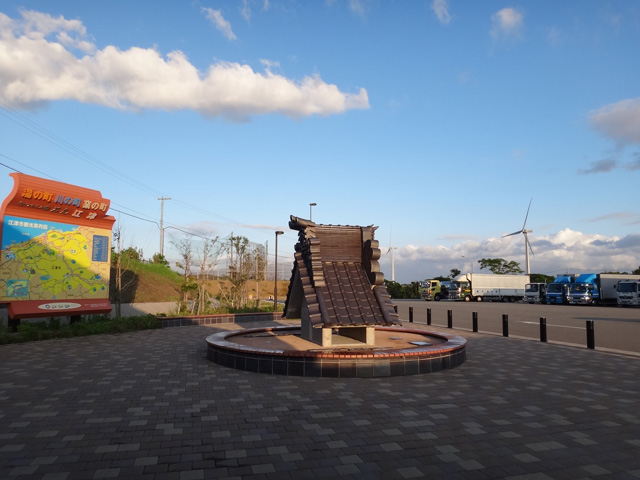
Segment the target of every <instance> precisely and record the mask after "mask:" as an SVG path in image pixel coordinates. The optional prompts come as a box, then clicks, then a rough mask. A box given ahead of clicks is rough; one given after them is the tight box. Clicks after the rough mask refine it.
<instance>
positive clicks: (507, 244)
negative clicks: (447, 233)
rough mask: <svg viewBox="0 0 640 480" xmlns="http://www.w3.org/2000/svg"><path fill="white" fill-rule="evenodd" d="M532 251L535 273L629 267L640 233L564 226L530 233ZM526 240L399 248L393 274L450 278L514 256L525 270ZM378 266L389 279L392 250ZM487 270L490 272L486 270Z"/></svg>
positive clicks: (635, 262)
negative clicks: (551, 231)
mask: <svg viewBox="0 0 640 480" xmlns="http://www.w3.org/2000/svg"><path fill="white" fill-rule="evenodd" d="M529 241H530V242H531V246H532V248H533V252H534V255H531V256H530V264H531V272H532V273H543V274H546V275H557V274H560V273H563V272H566V271H567V270H569V272H570V273H585V272H591V271H592V272H602V271H626V272H630V271H632V270H634V269H636V268H638V266H639V265H640V234H631V235H626V236H625V237H615V236H612V237H607V236H604V235H598V234H587V233H582V232H578V231H575V230H571V229H569V228H565V229H563V230H560V231H559V232H557V233H554V234H551V235H543V236H539V237H536V236H535V234H529ZM524 248H525V247H524V239H523V238H520V237H518V236H514V237H508V238H490V239H488V240H486V241H483V242H475V241H463V242H462V243H459V244H456V245H453V246H451V247H444V246H432V245H428V246H421V247H418V246H415V245H407V246H404V247H397V249H396V250H395V251H394V263H395V278H396V281H397V282H400V283H409V282H412V281H417V280H424V279H426V278H429V277H435V276H439V275H443V276H447V275H448V274H449V271H450V270H451V269H452V268H457V269H459V270H461V271H464V272H468V271H471V264H472V263H473V267H474V271H476V272H478V268H479V265H478V260H480V259H481V258H504V259H505V260H508V261H511V260H514V261H516V262H518V263H519V264H520V268H522V269H523V270H524V269H525V267H524V265H525V253H524ZM380 267H381V270H382V272H383V273H384V275H385V278H386V279H387V280H391V254H386V255H383V256H382V258H381V259H380ZM487 273H489V272H487Z"/></svg>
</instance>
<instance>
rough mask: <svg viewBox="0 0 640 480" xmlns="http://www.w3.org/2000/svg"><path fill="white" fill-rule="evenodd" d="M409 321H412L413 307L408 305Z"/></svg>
mask: <svg viewBox="0 0 640 480" xmlns="http://www.w3.org/2000/svg"><path fill="white" fill-rule="evenodd" d="M409 323H413V307H409Z"/></svg>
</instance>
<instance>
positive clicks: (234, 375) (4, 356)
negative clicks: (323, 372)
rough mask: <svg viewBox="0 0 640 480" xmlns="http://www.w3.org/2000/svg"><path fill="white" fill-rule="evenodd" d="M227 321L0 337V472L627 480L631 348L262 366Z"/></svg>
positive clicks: (480, 347) (52, 477)
mask: <svg viewBox="0 0 640 480" xmlns="http://www.w3.org/2000/svg"><path fill="white" fill-rule="evenodd" d="M261 325H264V324H261ZM252 326H256V325H255V324H253V325H252V324H248V325H246V327H252ZM413 326H415V327H419V326H418V325H412V327H413ZM228 328H241V327H238V326H221V325H217V326H209V327H207V326H190V327H179V328H166V329H162V330H153V331H143V332H136V333H130V334H121V335H109V336H99V337H84V338H73V339H60V340H50V341H45V342H36V343H29V344H22V345H8V346H1V347H0V478H3V479H4V478H7V479H12V478H19V479H47V480H58V479H59V480H64V479H69V480H71V479H108V478H119V479H120V478H132V479H134V478H135V479H158V480H160V479H179V480H190V479H194V480H195V479H209V478H216V479H226V478H228V479H285V480H286V479H301V478H347V479H349V478H354V479H356V478H358V479H375V478H380V479H411V478H452V479H490V478H508V479H513V480H538V479H540V480H543V479H572V480H573V479H580V478H584V479H594V478H597V479H635V478H640V409H639V408H638V406H639V405H640V358H639V357H633V356H622V355H616V354H612V353H605V352H600V351H597V350H596V351H592V350H587V349H583V348H573V347H567V346H562V345H554V344H545V343H540V342H535V341H530V340H522V339H515V338H503V337H500V336H494V335H486V334H473V333H470V332H463V331H456V330H448V332H450V333H458V334H460V335H462V336H464V337H465V338H467V339H468V344H467V361H466V362H465V363H464V364H463V365H461V366H459V367H457V368H455V369H453V370H444V371H441V372H438V373H431V374H427V375H416V376H406V377H386V378H369V379H362V378H353V379H329V378H303V377H283V376H265V375H260V374H255V373H249V372H242V371H237V370H232V369H228V368H225V367H222V366H219V365H216V364H214V363H212V362H210V361H208V360H207V359H206V344H205V341H204V339H205V338H206V337H207V336H208V335H210V334H211V333H214V332H217V331H220V330H221V329H228ZM423 328H424V326H423Z"/></svg>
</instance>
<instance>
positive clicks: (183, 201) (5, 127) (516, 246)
mask: <svg viewBox="0 0 640 480" xmlns="http://www.w3.org/2000/svg"><path fill="white" fill-rule="evenodd" d="M638 52H640V4H639V3H638V2H637V1H635V0H628V1H625V0H617V1H602V0H593V1H591V0H576V1H563V2H553V1H540V0H535V1H515V2H511V1H504V2H502V1H484V2H477V1H454V0H450V1H447V0H425V1H396V2H392V1H366V0H361V1H346V0H345V1H341V0H334V1H325V2H321V1H317V2H295V1H277V0H268V1H267V0H260V1H251V0H245V1H235V2H234V1H224V2H222V1H217V2H216V1H192V2H173V1H158V0H156V1H153V2H151V1H138V2H129V1H121V0H114V1H110V2H78V1H57V2H49V1H28V2H14V1H11V0H5V1H3V2H2V4H0V164H2V165H0V196H6V195H7V194H8V193H9V192H10V190H11V187H12V180H11V179H10V177H9V173H10V172H11V171H13V170H12V169H15V170H19V171H21V172H23V173H27V174H30V175H36V176H43V177H46V178H54V179H56V180H59V181H63V182H67V183H71V184H75V185H81V186H84V187H87V188H92V189H96V190H99V191H100V192H101V193H102V194H103V196H104V197H106V198H109V199H110V200H111V202H112V209H113V210H112V211H111V213H112V214H113V215H114V216H116V218H117V219H118V224H119V225H120V226H121V228H122V230H123V240H124V242H125V243H126V244H127V245H129V244H131V245H134V246H136V247H138V248H142V250H143V253H144V256H145V257H147V258H148V257H150V256H152V255H153V253H156V252H157V251H159V236H160V235H159V228H158V223H159V221H160V203H161V202H160V201H159V200H158V197H171V200H167V201H165V203H164V225H165V226H166V225H169V226H172V227H177V228H179V229H181V230H186V231H191V232H196V233H198V234H202V235H207V236H209V235H211V236H215V235H219V236H220V237H226V236H228V235H229V234H230V233H231V232H233V233H234V234H235V235H244V236H246V237H247V238H249V239H250V240H251V241H253V242H257V243H263V244H264V243H265V242H268V244H269V249H270V253H271V254H273V245H274V231H275V230H284V231H285V234H284V235H283V236H281V237H280V238H279V258H283V259H284V262H285V263H286V262H287V261H288V260H290V259H291V257H292V254H293V245H294V244H295V242H296V240H297V235H296V233H297V232H294V231H291V230H289V229H288V220H289V215H292V214H293V215H296V216H301V217H303V218H308V216H309V203H311V202H314V203H317V206H315V207H314V208H313V220H314V221H316V222H318V223H326V224H343V225H370V224H374V225H378V226H379V229H378V231H377V239H378V240H379V241H380V244H381V247H383V249H384V251H385V254H384V255H383V257H382V260H381V265H382V270H383V272H384V273H385V277H386V278H387V279H390V278H391V276H392V272H391V254H389V253H386V252H387V249H388V247H389V245H390V242H391V244H392V245H393V246H394V247H396V248H395V250H393V259H394V262H393V263H394V268H393V273H394V278H395V280H397V281H400V282H409V281H412V280H419V279H424V278H428V277H431V276H436V275H445V274H448V272H449V270H450V269H451V268H458V269H461V270H463V271H468V270H470V269H471V263H472V262H473V263H475V262H476V261H477V260H478V259H480V258H495V257H501V258H505V259H507V260H515V261H517V262H520V264H521V266H523V268H524V264H525V261H524V260H525V259H524V250H525V249H524V246H525V245H524V238H523V236H522V235H521V234H518V235H514V236H511V237H507V238H501V237H502V236H503V235H505V234H507V233H511V232H514V231H517V230H520V229H522V227H523V222H524V218H525V215H526V213H527V208H528V206H529V202H530V201H531V208H530V211H529V216H528V219H527V224H526V228H527V229H529V230H532V231H531V232H530V233H529V236H528V238H529V240H530V242H531V246H532V249H533V252H534V255H533V256H532V257H531V271H532V272H534V273H546V274H549V275H553V274H556V273H562V272H565V271H567V270H569V271H572V272H576V273H580V272H584V271H609V270H620V271H630V270H632V269H635V268H637V267H638V266H639V265H640V234H639V233H638V231H639V226H640V208H639V203H638V200H637V196H638V186H639V183H640V182H639V180H640V87H639V86H640V62H639V60H640V58H639V53H638ZM2 171H4V172H5V173H4V174H3V173H2ZM2 192H5V193H4V194H3V193H2ZM177 228H176V229H168V230H167V237H166V242H165V253H166V256H167V257H168V258H169V259H170V260H171V261H172V262H173V261H175V260H176V259H177V256H176V253H175V252H173V251H172V247H171V244H170V240H171V239H174V240H178V239H179V238H180V237H179V235H181V233H180V231H179V230H177ZM287 268H288V267H287ZM477 268H478V267H477V263H475V271H478V269H477Z"/></svg>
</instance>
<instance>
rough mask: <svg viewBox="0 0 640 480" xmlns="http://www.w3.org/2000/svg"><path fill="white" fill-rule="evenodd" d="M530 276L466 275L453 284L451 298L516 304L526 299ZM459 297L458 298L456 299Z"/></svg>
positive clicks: (459, 277)
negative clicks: (526, 286)
mask: <svg viewBox="0 0 640 480" xmlns="http://www.w3.org/2000/svg"><path fill="white" fill-rule="evenodd" d="M529 282H530V278H529V275H494V274H484V273H466V274H463V275H459V276H458V277H456V279H455V280H454V282H453V286H452V288H451V290H450V298H451V297H454V299H457V300H464V301H466V302H469V301H471V300H475V301H477V302H482V301H499V302H516V301H521V300H523V299H524V290H525V285H526V284H527V283H529ZM456 296H457V298H455V297H456Z"/></svg>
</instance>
